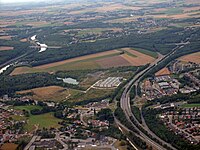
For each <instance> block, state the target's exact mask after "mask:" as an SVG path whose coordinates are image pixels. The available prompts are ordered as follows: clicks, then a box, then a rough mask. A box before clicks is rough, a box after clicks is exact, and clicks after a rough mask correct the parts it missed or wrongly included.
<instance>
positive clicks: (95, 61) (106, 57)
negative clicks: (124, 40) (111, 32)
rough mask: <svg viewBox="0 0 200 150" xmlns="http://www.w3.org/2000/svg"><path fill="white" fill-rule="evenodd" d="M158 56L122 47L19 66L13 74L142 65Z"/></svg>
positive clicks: (146, 51)
mask: <svg viewBox="0 0 200 150" xmlns="http://www.w3.org/2000/svg"><path fill="white" fill-rule="evenodd" d="M156 57H157V54H156V53H155V52H150V51H148V50H143V49H142V50H141V52H140V49H137V50H134V48H133V49H132V48H122V49H118V50H111V51H107V52H102V53H96V54H91V55H86V56H81V57H77V58H73V59H68V60H64V61H60V62H56V63H50V64H46V65H41V66H37V67H32V68H30V67H18V68H16V69H15V70H14V71H13V72H12V73H11V75H17V74H24V73H33V72H49V73H55V72H56V71H59V70H87V69H100V68H112V67H122V66H142V65H146V64H148V63H151V62H153V61H154V60H155V58H156Z"/></svg>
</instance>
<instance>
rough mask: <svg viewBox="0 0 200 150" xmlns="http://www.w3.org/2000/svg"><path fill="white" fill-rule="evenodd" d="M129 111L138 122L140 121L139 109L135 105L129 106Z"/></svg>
mask: <svg viewBox="0 0 200 150" xmlns="http://www.w3.org/2000/svg"><path fill="white" fill-rule="evenodd" d="M131 111H132V113H133V115H134V116H135V118H136V119H137V120H138V122H139V123H142V118H141V113H140V109H139V108H138V107H136V106H131Z"/></svg>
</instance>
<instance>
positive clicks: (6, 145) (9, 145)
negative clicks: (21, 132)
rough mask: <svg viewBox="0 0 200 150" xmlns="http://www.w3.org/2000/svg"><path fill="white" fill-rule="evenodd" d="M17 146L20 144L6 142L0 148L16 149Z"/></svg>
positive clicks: (2, 149) (4, 149)
mask: <svg viewBox="0 0 200 150" xmlns="http://www.w3.org/2000/svg"><path fill="white" fill-rule="evenodd" d="M17 146H18V145H17V144H14V143H5V144H3V145H2V146H1V147H0V149H1V150H16V149H17Z"/></svg>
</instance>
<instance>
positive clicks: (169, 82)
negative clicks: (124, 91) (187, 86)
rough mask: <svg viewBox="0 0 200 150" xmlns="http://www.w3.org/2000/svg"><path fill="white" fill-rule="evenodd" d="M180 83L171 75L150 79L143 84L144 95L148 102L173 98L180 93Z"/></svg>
mask: <svg viewBox="0 0 200 150" xmlns="http://www.w3.org/2000/svg"><path fill="white" fill-rule="evenodd" d="M180 84H181V83H180V82H179V81H178V80H177V79H174V78H172V77H170V76H169V75H164V76H155V77H154V78H148V79H147V80H145V81H144V82H143V83H142V93H143V96H144V97H145V98H146V99H147V100H153V99H155V98H161V97H163V96H171V95H173V94H177V93H178V91H179V86H180Z"/></svg>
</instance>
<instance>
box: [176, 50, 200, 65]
mask: <svg viewBox="0 0 200 150" xmlns="http://www.w3.org/2000/svg"><path fill="white" fill-rule="evenodd" d="M178 60H181V61H183V62H194V63H197V64H200V52H197V53H192V54H189V55H186V56H183V57H181V58H179V59H178Z"/></svg>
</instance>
